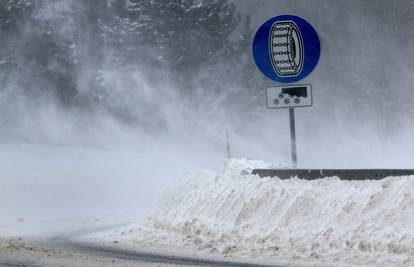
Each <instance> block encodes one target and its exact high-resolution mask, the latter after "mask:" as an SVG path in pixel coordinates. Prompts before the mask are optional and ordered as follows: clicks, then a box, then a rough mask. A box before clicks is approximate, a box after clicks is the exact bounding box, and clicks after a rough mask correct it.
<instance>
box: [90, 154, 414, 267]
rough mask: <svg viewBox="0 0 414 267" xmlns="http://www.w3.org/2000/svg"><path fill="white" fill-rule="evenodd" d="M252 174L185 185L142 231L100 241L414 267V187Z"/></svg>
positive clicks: (202, 176) (126, 230) (389, 181)
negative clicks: (280, 177) (268, 176)
mask: <svg viewBox="0 0 414 267" xmlns="http://www.w3.org/2000/svg"><path fill="white" fill-rule="evenodd" d="M255 167H259V168H266V167H269V166H266V164H264V163H261V162H255V161H248V160H228V161H225V162H224V163H223V166H222V167H220V168H219V169H218V170H217V171H205V172H202V173H199V174H197V175H193V176H192V175H188V176H186V177H184V178H183V179H182V180H181V181H180V183H179V184H178V185H177V186H175V187H174V188H172V189H170V191H169V192H167V193H166V194H165V196H164V198H163V199H162V201H161V203H160V206H159V209H158V210H157V211H156V212H155V213H154V214H153V216H151V217H150V218H149V219H148V220H147V221H145V222H144V223H139V224H138V223H136V224H131V225H129V226H127V227H123V228H118V229H116V230H114V231H110V232H106V233H104V236H103V240H106V241H111V242H115V243H116V244H118V243H119V245H125V246H132V247H135V248H140V249H142V248H152V249H154V248H160V249H161V248H165V249H168V250H174V249H175V250H176V251H183V252H187V253H188V252H191V253H193V254H194V253H195V254H203V255H210V256H225V257H230V258H235V259H248V260H257V261H260V262H273V263H276V262H291V263H300V262H302V263H303V262H307V263H318V264H333V263H335V265H337V266H338V265H341V264H345V265H357V264H360V265H364V266H366V265H372V266H379V265H381V266H410V265H411V266H413V265H414V194H413V192H414V177H412V176H407V177H389V178H386V179H384V180H380V181H371V180H366V181H341V180H339V179H338V178H335V177H329V178H325V179H320V180H315V181H306V180H300V179H289V180H280V179H278V178H260V177H258V176H256V175H251V171H252V169H253V168H255ZM95 237H98V235H95ZM100 238H101V240H102V235H100Z"/></svg>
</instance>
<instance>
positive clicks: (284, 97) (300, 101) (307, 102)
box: [266, 84, 312, 108]
mask: <svg viewBox="0 0 414 267" xmlns="http://www.w3.org/2000/svg"><path fill="white" fill-rule="evenodd" d="M266 90H267V93H266V98H267V108H296V107H310V106H312V86H311V85H310V84H306V85H286V86H268V87H267V88H266Z"/></svg>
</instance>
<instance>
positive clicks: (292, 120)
mask: <svg viewBox="0 0 414 267" xmlns="http://www.w3.org/2000/svg"><path fill="white" fill-rule="evenodd" d="M289 122H290V147H291V150H292V164H293V167H295V168H296V166H297V165H298V158H297V156H296V131H295V110H294V109H293V108H289Z"/></svg>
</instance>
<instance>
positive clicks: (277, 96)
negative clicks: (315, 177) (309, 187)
mask: <svg viewBox="0 0 414 267" xmlns="http://www.w3.org/2000/svg"><path fill="white" fill-rule="evenodd" d="M266 98H267V108H268V109H278V108H288V109H289V123H290V146H291V154H292V165H293V167H296V166H297V164H298V158H297V152H296V127H295V109H294V108H297V107H311V106H312V86H311V85H310V84H307V85H287V86H268V87H267V89H266Z"/></svg>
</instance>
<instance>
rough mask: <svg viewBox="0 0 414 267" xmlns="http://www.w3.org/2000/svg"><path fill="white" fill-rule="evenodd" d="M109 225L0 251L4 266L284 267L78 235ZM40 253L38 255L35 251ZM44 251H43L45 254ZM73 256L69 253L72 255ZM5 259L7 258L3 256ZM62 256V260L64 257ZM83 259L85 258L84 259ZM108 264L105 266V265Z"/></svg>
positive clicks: (1, 264) (0, 259) (2, 265)
mask: <svg viewBox="0 0 414 267" xmlns="http://www.w3.org/2000/svg"><path fill="white" fill-rule="evenodd" d="M107 228H108V227H98V228H94V229H85V230H81V231H76V232H72V233H67V234H62V235H60V236H55V237H52V238H47V239H43V240H34V241H33V242H29V245H26V246H25V247H22V248H19V249H17V250H16V251H15V253H16V254H15V255H16V258H14V257H13V251H12V250H11V251H10V250H8V251H7V253H8V254H7V257H6V256H5V254H3V256H4V257H2V252H1V251H0V267H49V266H53V267H54V266H57V264H58V265H59V266H65V267H66V266H70V267H73V266H112V265H113V264H112V263H117V264H118V265H117V266H187V267H188V266H214V267H217V266H230V267H236V266H237V267H281V266H282V265H263V264H253V263H243V262H234V261H224V260H216V259H203V258H194V257H186V256H178V255H166V254H162V253H154V252H142V251H135V250H128V249H122V248H116V247H113V246H104V245H98V244H94V243H84V242H81V241H77V239H76V237H78V236H81V235H82V234H86V233H92V232H96V231H99V230H103V229H107ZM34 251H35V252H37V254H33V253H34ZM25 253H26V254H27V255H25ZM42 253H43V254H42ZM68 255H69V256H68ZM2 258H3V259H2ZM60 259H62V260H60ZM80 259H82V260H84V261H80ZM104 264H105V265H104Z"/></svg>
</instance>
